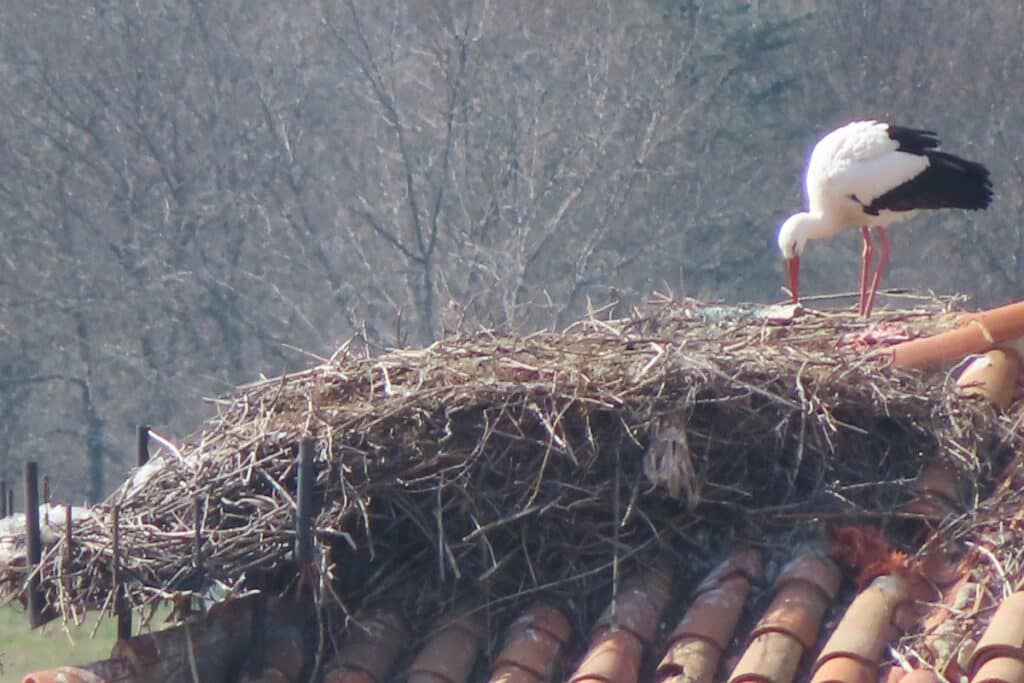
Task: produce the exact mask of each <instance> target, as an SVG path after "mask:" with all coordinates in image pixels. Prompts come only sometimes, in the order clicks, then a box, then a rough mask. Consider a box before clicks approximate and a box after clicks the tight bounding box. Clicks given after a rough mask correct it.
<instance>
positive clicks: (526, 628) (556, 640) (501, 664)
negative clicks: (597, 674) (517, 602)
mask: <svg viewBox="0 0 1024 683" xmlns="http://www.w3.org/2000/svg"><path fill="white" fill-rule="evenodd" d="M571 636H572V630H571V627H570V626H569V621H568V620H567V619H566V618H565V615H564V614H563V613H562V612H561V611H559V610H557V609H555V608H554V607H552V606H550V605H544V604H538V605H534V606H533V607H531V608H529V609H528V610H526V611H525V612H524V613H523V614H522V615H521V616H520V617H519V618H518V619H516V620H515V621H514V622H512V624H511V625H510V626H509V627H508V629H507V630H506V633H505V645H504V647H503V648H502V650H501V652H500V653H499V654H498V657H497V659H496V660H495V663H494V671H493V673H492V674H491V677H490V679H489V680H490V683H546V682H547V681H551V680H553V679H554V675H555V672H556V670H557V668H558V663H559V661H558V660H559V655H560V653H561V651H562V648H563V647H564V646H565V645H566V643H568V642H569V638H570V637H571Z"/></svg>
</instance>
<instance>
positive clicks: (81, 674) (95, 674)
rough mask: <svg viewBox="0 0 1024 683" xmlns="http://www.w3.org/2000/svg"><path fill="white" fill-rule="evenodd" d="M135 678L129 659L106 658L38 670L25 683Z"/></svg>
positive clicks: (86, 682)
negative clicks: (77, 664)
mask: <svg viewBox="0 0 1024 683" xmlns="http://www.w3.org/2000/svg"><path fill="white" fill-rule="evenodd" d="M134 680H135V670H134V668H133V667H132V665H131V662H129V661H128V660H127V659H125V658H123V657H118V658H116V659H104V660H102V661H99V662H93V663H91V664H83V665H81V666H61V667H58V668H56V669H47V670H46V671H37V672H36V673H31V674H29V675H27V676H25V678H24V679H23V683H97V682H99V683H118V682H119V681H124V682H125V683H130V682H132V681H134Z"/></svg>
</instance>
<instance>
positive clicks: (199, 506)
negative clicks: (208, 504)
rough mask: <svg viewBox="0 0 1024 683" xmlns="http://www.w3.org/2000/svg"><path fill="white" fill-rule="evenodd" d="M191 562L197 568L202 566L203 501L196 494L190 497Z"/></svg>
mask: <svg viewBox="0 0 1024 683" xmlns="http://www.w3.org/2000/svg"><path fill="white" fill-rule="evenodd" d="M192 532H193V539H192V564H194V565H195V566H196V569H199V568H201V567H202V566H203V501H202V499H200V498H199V496H196V497H195V498H193V499H192Z"/></svg>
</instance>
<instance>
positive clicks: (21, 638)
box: [0, 606, 116, 683]
mask: <svg viewBox="0 0 1024 683" xmlns="http://www.w3.org/2000/svg"><path fill="white" fill-rule="evenodd" d="M95 625H96V617H95V616H94V615H93V616H90V618H89V619H87V620H86V623H85V624H84V625H82V626H81V627H79V628H77V629H73V630H71V632H70V634H71V637H70V638H69V637H68V633H67V632H65V630H64V627H63V626H62V625H61V623H60V622H59V621H52V622H50V623H49V624H47V625H46V626H44V627H42V628H40V629H36V630H35V631H30V630H29V628H28V616H27V615H26V614H25V612H23V611H22V610H21V608H20V607H15V606H7V607H3V608H0V653H2V654H0V664H2V665H3V670H2V671H0V683H21V679H22V678H23V677H24V676H25V674H28V673H32V672H34V671H41V670H44V669H51V668H53V667H57V666H64V665H67V664H82V663H85V662H94V661H96V660H97V659H106V658H107V657H109V656H110V648H111V647H113V645H114V631H115V627H116V623H115V620H114V619H104V620H103V623H101V624H100V627H99V630H98V631H97V632H96V637H95V638H90V635H91V634H92V631H93V628H94V627H95ZM72 641H74V642H72Z"/></svg>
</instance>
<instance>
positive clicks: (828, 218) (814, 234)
mask: <svg viewBox="0 0 1024 683" xmlns="http://www.w3.org/2000/svg"><path fill="white" fill-rule="evenodd" d="M797 216H800V221H799V226H800V227H799V231H800V232H801V233H802V234H803V237H804V238H805V239H809V240H820V239H826V238H828V237H832V235H835V234H836V233H837V232H839V231H840V230H842V229H843V224H842V223H841V222H840V221H837V220H835V215H834V214H827V215H826V214H824V213H819V212H817V211H803V212H801V213H798V214H796V215H794V216H793V217H794V218H796V217H797Z"/></svg>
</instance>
